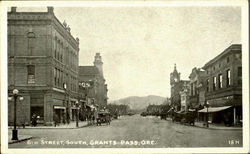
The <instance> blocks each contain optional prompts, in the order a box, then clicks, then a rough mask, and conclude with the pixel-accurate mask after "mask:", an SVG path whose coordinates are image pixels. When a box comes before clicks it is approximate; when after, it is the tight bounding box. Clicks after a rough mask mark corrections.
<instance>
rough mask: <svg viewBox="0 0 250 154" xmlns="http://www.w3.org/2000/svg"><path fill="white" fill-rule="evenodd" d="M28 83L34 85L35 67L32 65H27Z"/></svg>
mask: <svg viewBox="0 0 250 154" xmlns="http://www.w3.org/2000/svg"><path fill="white" fill-rule="evenodd" d="M27 70H28V83H35V66H34V65H28V66H27Z"/></svg>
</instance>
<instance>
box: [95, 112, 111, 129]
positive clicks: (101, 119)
mask: <svg viewBox="0 0 250 154" xmlns="http://www.w3.org/2000/svg"><path fill="white" fill-rule="evenodd" d="M96 120H97V122H96V125H97V126H98V125H101V124H103V123H105V124H107V125H110V121H111V115H110V113H109V112H99V113H98V117H97V119H96Z"/></svg>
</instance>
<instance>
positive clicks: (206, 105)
mask: <svg viewBox="0 0 250 154" xmlns="http://www.w3.org/2000/svg"><path fill="white" fill-rule="evenodd" d="M205 107H206V108H207V115H206V122H207V125H206V126H207V127H209V124H208V107H209V103H208V101H206V103H205Z"/></svg>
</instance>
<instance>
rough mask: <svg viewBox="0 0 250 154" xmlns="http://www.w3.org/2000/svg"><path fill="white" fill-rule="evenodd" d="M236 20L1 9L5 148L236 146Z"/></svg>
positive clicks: (224, 10)
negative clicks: (3, 17)
mask: <svg viewBox="0 0 250 154" xmlns="http://www.w3.org/2000/svg"><path fill="white" fill-rule="evenodd" d="M241 13H242V8H241V6H240V5H239V6H226V7H220V6H219V7H200V6H197V7H184V6H182V7H175V6H173V7H110V8H109V7H82V6H81V7H80V6H78V7H55V6H46V7H41V8H40V7H15V6H12V7H9V8H8V12H7V28H8V31H7V42H8V48H7V54H8V57H7V59H8V61H7V65H8V76H7V79H8V81H7V86H8V98H6V104H7V107H6V108H8V111H7V114H6V116H7V117H6V118H7V122H8V126H6V127H8V136H7V137H8V148H9V149H16V148H19V149H26V148H27V149H31V148H189V147H190V148H216V147H217V148H222V147H228V148H230V147H240V148H243V145H244V144H243V137H244V132H245V131H246V130H243V128H244V126H245V125H246V123H245V122H243V119H244V115H243V110H244V107H245V106H246V105H245V106H244V105H243V104H244V103H245V104H246V102H243V99H242V93H243V91H242V89H243V87H242V81H243V74H244V73H243V72H244V70H242V63H243V62H242V56H243V55H244V54H243V53H244V52H243V50H244V48H243V47H244V44H243V43H242V39H241V38H242V36H241V34H242V33H241V30H242V29H241V27H242V23H241V21H242V20H241V18H242V16H241ZM72 17H74V18H72ZM242 71H243V72H242ZM7 122H6V123H7ZM6 139H7V138H6Z"/></svg>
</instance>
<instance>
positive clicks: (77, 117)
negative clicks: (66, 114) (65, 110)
mask: <svg viewBox="0 0 250 154" xmlns="http://www.w3.org/2000/svg"><path fill="white" fill-rule="evenodd" d="M78 121H79V103H78V101H76V127H78V126H79V125H78Z"/></svg>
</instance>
